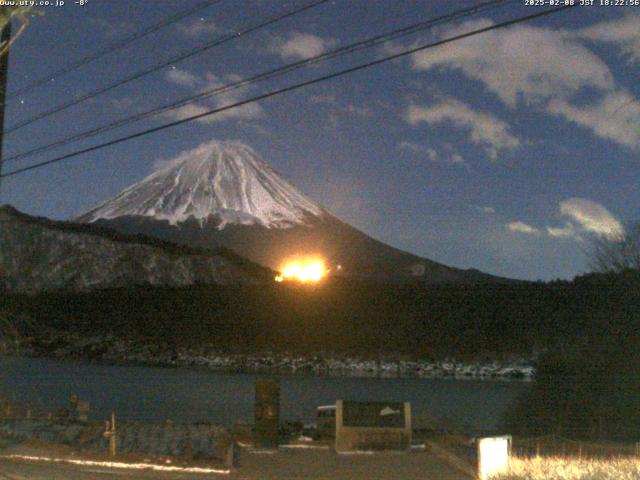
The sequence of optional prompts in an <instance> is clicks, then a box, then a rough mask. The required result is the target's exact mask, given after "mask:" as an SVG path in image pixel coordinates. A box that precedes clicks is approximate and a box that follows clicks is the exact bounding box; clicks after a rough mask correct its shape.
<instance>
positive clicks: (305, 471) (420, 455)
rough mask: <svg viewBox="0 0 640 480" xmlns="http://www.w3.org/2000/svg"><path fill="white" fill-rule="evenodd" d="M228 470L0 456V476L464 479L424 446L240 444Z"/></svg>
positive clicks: (9, 479)
mask: <svg viewBox="0 0 640 480" xmlns="http://www.w3.org/2000/svg"><path fill="white" fill-rule="evenodd" d="M237 459H238V462H237V467H235V468H234V469H233V471H232V472H231V473H230V474H226V475H225V474H207V475H201V474H184V473H162V472H153V471H134V470H124V469H111V468H103V467H95V466H77V465H69V464H63V463H45V462H25V461H21V460H20V461H18V460H6V459H0V480H26V479H29V480H57V479H64V480H67V479H68V480H103V479H110V480H125V479H133V480H136V479H139V480H148V479H158V480H165V479H166V480H179V479H180V480H181V479H192V480H199V479H204V478H208V479H212V478H221V479H229V480H241V479H242V480H254V479H255V480H272V479H274V480H275V479H278V480H293V479H296V480H298V479H300V480H302V479H308V480H342V479H345V480H346V479H349V480H354V479H366V480H383V479H385V480H387V479H403V480H404V479H406V480H412V479H421V480H429V479H432V480H465V479H466V477H465V476H464V475H462V474H460V473H458V472H456V471H455V470H453V469H451V468H450V467H448V466H447V465H446V464H443V463H442V462H441V461H440V460H438V459H437V458H436V457H435V456H433V455H432V454H430V453H428V452H407V453H404V452H398V453H393V452H386V453H376V454H372V455H367V454H357V455H338V454H336V453H335V452H333V451H331V450H313V449H280V450H279V451H278V452H275V453H273V452H269V453H267V452H254V451H251V450H248V449H241V450H240V451H239V452H238V457H237Z"/></svg>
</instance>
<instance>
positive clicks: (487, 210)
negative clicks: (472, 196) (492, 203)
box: [479, 207, 496, 215]
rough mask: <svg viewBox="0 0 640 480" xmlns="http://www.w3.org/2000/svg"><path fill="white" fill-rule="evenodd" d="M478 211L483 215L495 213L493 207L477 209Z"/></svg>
mask: <svg viewBox="0 0 640 480" xmlns="http://www.w3.org/2000/svg"><path fill="white" fill-rule="evenodd" d="M479 208H480V211H481V212H483V213H488V214H490V215H493V214H494V213H496V209H495V208H493V207H479Z"/></svg>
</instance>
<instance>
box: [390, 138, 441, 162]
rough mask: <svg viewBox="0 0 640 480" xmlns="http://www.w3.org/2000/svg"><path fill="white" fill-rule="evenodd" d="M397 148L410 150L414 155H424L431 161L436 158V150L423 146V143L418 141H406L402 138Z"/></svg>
mask: <svg viewBox="0 0 640 480" xmlns="http://www.w3.org/2000/svg"><path fill="white" fill-rule="evenodd" d="M398 148H399V149H400V150H406V151H407V152H411V153H413V154H414V155H424V156H426V157H427V158H428V159H429V160H431V161H432V162H435V161H437V160H438V152H436V151H435V150H434V149H433V148H430V147H425V146H424V145H420V144H419V143H414V142H407V141H406V140H403V141H401V142H400V143H398Z"/></svg>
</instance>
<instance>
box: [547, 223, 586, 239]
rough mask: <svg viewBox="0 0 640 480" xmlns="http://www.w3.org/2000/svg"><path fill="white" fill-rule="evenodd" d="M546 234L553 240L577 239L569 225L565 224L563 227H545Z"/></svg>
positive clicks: (571, 225) (571, 226)
mask: <svg viewBox="0 0 640 480" xmlns="http://www.w3.org/2000/svg"><path fill="white" fill-rule="evenodd" d="M547 233H548V234H549V236H551V237H555V238H579V236H577V235H576V232H575V230H574V228H573V224H571V223H567V224H566V225H565V226H564V227H547Z"/></svg>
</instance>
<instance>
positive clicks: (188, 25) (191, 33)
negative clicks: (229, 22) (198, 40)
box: [178, 17, 225, 38]
mask: <svg viewBox="0 0 640 480" xmlns="http://www.w3.org/2000/svg"><path fill="white" fill-rule="evenodd" d="M178 31H179V32H180V33H182V34H183V35H184V36H185V37H190V38H194V37H199V36H200V35H215V34H222V33H225V30H224V29H222V28H220V27H218V26H217V25H216V24H215V23H214V22H213V21H212V20H211V19H208V18H206V17H199V18H193V19H192V20H190V21H188V22H185V23H180V24H178Z"/></svg>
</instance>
